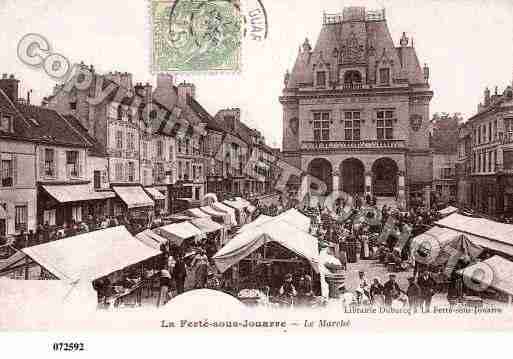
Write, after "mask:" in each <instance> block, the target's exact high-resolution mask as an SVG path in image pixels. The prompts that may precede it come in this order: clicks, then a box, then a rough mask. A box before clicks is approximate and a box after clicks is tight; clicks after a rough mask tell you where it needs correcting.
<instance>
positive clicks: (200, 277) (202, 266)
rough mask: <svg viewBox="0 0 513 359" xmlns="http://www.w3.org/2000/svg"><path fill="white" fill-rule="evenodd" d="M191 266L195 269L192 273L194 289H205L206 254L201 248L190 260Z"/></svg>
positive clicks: (206, 272)
mask: <svg viewBox="0 0 513 359" xmlns="http://www.w3.org/2000/svg"><path fill="white" fill-rule="evenodd" d="M191 266H192V267H193V268H196V270H195V271H194V279H195V282H194V288H195V289H201V288H205V285H206V284H207V276H208V257H207V252H206V251H205V250H204V249H203V248H201V249H200V250H199V252H198V253H197V254H196V257H194V259H193V260H192V263H191Z"/></svg>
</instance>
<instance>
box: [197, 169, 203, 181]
mask: <svg viewBox="0 0 513 359" xmlns="http://www.w3.org/2000/svg"><path fill="white" fill-rule="evenodd" d="M198 177H199V178H200V179H202V178H203V167H202V166H198Z"/></svg>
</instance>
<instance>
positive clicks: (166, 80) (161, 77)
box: [157, 74, 175, 90]
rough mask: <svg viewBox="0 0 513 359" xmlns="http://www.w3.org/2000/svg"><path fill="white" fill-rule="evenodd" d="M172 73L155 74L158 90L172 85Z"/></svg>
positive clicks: (167, 88)
mask: <svg viewBox="0 0 513 359" xmlns="http://www.w3.org/2000/svg"><path fill="white" fill-rule="evenodd" d="M174 84H175V82H174V78H173V75H170V74H157V88H158V89H159V90H171V89H172V88H173V86H174Z"/></svg>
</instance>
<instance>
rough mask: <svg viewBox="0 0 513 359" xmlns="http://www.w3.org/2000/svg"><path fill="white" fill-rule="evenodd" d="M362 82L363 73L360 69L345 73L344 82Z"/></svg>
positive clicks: (349, 83) (348, 83) (347, 83)
mask: <svg viewBox="0 0 513 359" xmlns="http://www.w3.org/2000/svg"><path fill="white" fill-rule="evenodd" d="M361 83H362V75H361V74H360V71H355V70H350V71H346V72H345V73H344V84H346V85H354V84H359V85H361Z"/></svg>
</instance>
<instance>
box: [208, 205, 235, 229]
mask: <svg viewBox="0 0 513 359" xmlns="http://www.w3.org/2000/svg"><path fill="white" fill-rule="evenodd" d="M200 210H201V211H202V212H204V213H206V214H208V215H209V216H210V217H211V218H212V219H214V220H215V221H217V222H219V223H223V224H224V225H226V226H227V227H231V226H232V225H236V224H237V223H232V217H231V216H230V214H229V213H226V212H221V211H218V210H216V209H215V208H213V207H210V206H205V207H201V208H200Z"/></svg>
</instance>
